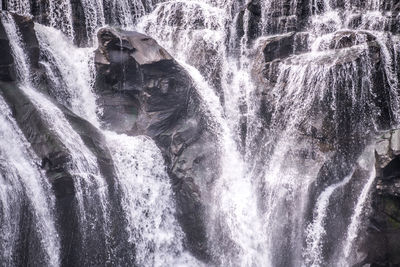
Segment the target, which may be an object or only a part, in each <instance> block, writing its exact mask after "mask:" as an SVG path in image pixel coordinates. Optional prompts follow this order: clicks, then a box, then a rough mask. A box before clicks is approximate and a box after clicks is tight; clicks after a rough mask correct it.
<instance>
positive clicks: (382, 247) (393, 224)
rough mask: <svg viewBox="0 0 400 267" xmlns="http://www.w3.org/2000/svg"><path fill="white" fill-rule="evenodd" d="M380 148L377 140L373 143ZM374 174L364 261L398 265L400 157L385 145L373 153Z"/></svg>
mask: <svg viewBox="0 0 400 267" xmlns="http://www.w3.org/2000/svg"><path fill="white" fill-rule="evenodd" d="M397 132H398V130H393V131H390V132H387V133H386V134H385V135H383V136H382V137H381V140H378V143H380V142H382V140H383V141H384V142H388V140H391V139H392V138H393V137H394V136H395V138H396V135H397ZM376 147H377V150H379V144H378V145H377V146H376ZM375 156H376V169H377V172H376V173H377V178H376V182H375V186H374V189H373V191H372V198H371V200H372V201H371V208H372V209H371V211H370V213H369V224H368V228H367V232H366V234H365V235H364V237H365V239H364V242H362V245H361V249H362V251H363V252H365V253H366V255H367V257H366V259H365V260H364V263H365V264H372V265H373V266H397V265H399V264H400V255H399V253H398V252H399V251H400V241H399V240H400V158H399V157H398V156H396V155H395V154H393V150H392V148H391V146H390V147H387V150H386V153H385V154H382V153H377V151H376V153H375Z"/></svg>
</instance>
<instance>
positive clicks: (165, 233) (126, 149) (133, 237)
mask: <svg viewBox="0 0 400 267" xmlns="http://www.w3.org/2000/svg"><path fill="white" fill-rule="evenodd" d="M106 136H107V142H108V144H109V147H110V149H111V153H112V155H113V159H114V162H115V164H116V168H117V174H118V183H119V184H120V186H121V194H122V207H123V210H124V212H125V214H126V219H127V220H128V229H127V232H128V233H129V242H131V243H133V244H135V245H136V263H137V264H138V265H140V266H166V265H167V266H200V263H199V262H197V261H196V260H195V259H193V258H192V257H191V256H190V255H187V254H186V252H184V250H183V244H182V240H183V233H182V231H181V230H180V227H179V225H178V223H177V221H176V219H175V217H174V208H175V205H174V203H173V201H172V194H171V192H172V191H171V190H172V189H171V185H170V184H169V182H168V177H167V173H166V171H165V167H164V165H163V164H162V162H163V159H162V157H161V154H160V151H159V150H158V148H157V147H156V146H155V144H154V142H153V141H151V140H149V139H147V138H145V137H130V136H127V135H120V134H116V133H113V132H107V133H106Z"/></svg>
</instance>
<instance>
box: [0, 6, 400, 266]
mask: <svg viewBox="0 0 400 267" xmlns="http://www.w3.org/2000/svg"><path fill="white" fill-rule="evenodd" d="M394 2H395V1H389V0H388V1H382V0H368V1H356V0H345V1H343V0H341V1H339V0H311V1H305V0H277V1H274V0H259V1H258V0H257V1H245V0H237V1H235V0H203V1H201V0H169V1H163V0H104V1H103V0H82V1H70V0H58V1H48V3H47V2H46V3H41V1H36V0H32V1H16V0H6V1H3V8H4V9H7V10H8V11H10V12H14V13H17V14H19V15H25V16H28V17H30V18H31V19H33V21H34V24H32V25H34V29H33V30H32V32H34V34H35V36H30V37H29V36H28V37H27V36H26V35H27V33H26V32H25V31H27V29H28V28H29V27H30V26H26V27H25V28H24V27H22V28H21V27H20V26H19V24H21V23H22V22H21V21H28V20H29V19H30V18H28V17H19V16H15V15H13V14H12V13H10V12H5V11H4V12H3V11H2V12H0V19H1V24H2V25H3V27H4V30H5V33H6V35H7V36H6V37H7V38H8V40H9V44H10V47H11V52H12V56H13V58H14V62H13V63H12V64H9V65H7V66H6V67H7V68H8V67H10V68H13V67H15V71H16V74H17V81H16V82H15V88H16V90H17V89H18V90H21V94H22V95H23V96H24V97H26V98H27V102H29V103H27V105H28V104H32V108H33V109H34V110H35V112H36V111H37V113H38V116H39V117H40V119H41V121H42V122H43V125H44V126H43V127H45V128H46V130H48V133H47V132H46V133H44V135H46V134H47V135H49V136H51V137H52V138H54V140H56V141H57V142H59V144H60V145H59V146H60V150H62V151H61V152H63V153H65V154H66V155H68V156H66V159H65V161H66V163H65V166H64V167H63V168H65V170H64V169H63V171H65V172H67V173H68V174H70V175H71V178H72V182H73V188H74V192H73V197H72V198H73V201H72V204H71V205H73V206H74V209H73V211H72V213H74V212H76V213H77V214H71V216H76V217H77V218H78V223H77V224H78V225H77V226H76V227H77V228H78V231H77V233H79V235H80V236H79V237H71V239H73V240H74V241H73V242H72V243H68V244H67V245H68V246H74V245H77V246H78V248H74V249H75V250H79V251H78V252H76V253H78V254H79V255H78V256H76V257H77V258H78V259H77V260H76V261H77V262H73V263H70V262H68V261H66V259H64V258H63V255H64V254H66V255H67V254H68V253H69V252H65V251H67V250H68V249H70V248H65V246H66V244H64V243H63V242H65V241H64V239H63V238H65V237H64V236H63V235H65V233H62V229H61V226H60V220H61V219H60V217H58V216H60V215H59V214H58V213H57V209H58V208H59V207H58V206H57V205H61V206H62V205H63V204H59V203H63V201H64V200H60V199H57V197H58V196H57V195H56V194H54V192H53V191H55V190H56V189H55V188H52V187H51V185H52V183H53V182H54V181H52V180H51V179H50V180H49V178H48V174H47V173H45V171H44V170H41V168H44V167H43V166H40V164H39V162H40V161H41V160H43V159H41V158H40V156H39V154H40V153H38V152H37V151H36V152H35V148H34V144H30V143H29V141H28V140H29V137H30V136H29V135H30V134H32V133H30V132H29V131H28V132H24V131H23V127H21V125H19V126H18V123H19V122H18V121H17V119H16V118H15V117H14V116H15V115H14V113H13V112H14V111H13V109H14V106H13V104H12V103H11V104H10V103H8V102H7V101H9V100H7V98H6V97H5V96H4V99H3V97H2V96H1V97H0V111H1V112H0V113H1V114H0V123H1V124H0V125H1V127H0V136H1V137H2V138H1V140H0V215H1V216H0V223H1V224H0V232H1V234H2V237H1V238H0V260H1V261H2V262H5V265H7V266H17V265H21V262H22V261H23V260H22V259H17V258H18V257H19V256H20V253H21V251H20V250H21V249H23V248H24V246H25V244H21V243H23V242H24V240H23V239H24V238H26V239H27V240H28V241H26V242H28V243H27V245H26V246H27V247H32V249H33V250H32V251H33V252H31V251H29V253H35V252H38V253H40V258H39V259H36V261H35V262H33V263H29V264H31V265H44V266H68V264H74V263H76V264H83V265H90V266H92V265H104V264H105V265H110V266H114V265H118V264H120V265H124V264H133V263H132V262H129V263H125V262H124V261H123V260H121V261H119V260H120V259H119V258H124V259H125V258H129V259H132V261H134V265H135V266H136V265H137V266H243V267H244V266H331V265H337V266H350V265H354V264H359V263H360V262H362V261H364V260H365V259H368V260H369V258H368V257H366V255H364V251H363V249H364V248H363V247H362V246H361V245H360V244H361V243H362V242H364V239H365V238H366V235H367V234H366V233H365V232H367V231H365V229H366V227H368V220H369V217H368V216H369V211H370V206H371V205H372V204H371V203H372V201H371V196H372V192H373V191H374V190H376V188H375V187H374V183H375V181H376V179H377V178H379V177H378V176H379V175H380V173H379V172H377V171H376V168H378V167H377V163H376V162H375V151H374V149H375V147H374V143H375V142H376V140H377V139H376V138H377V136H379V135H380V134H382V133H383V132H386V131H388V130H392V129H395V128H397V127H398V125H399V123H400V120H399V115H398V113H399V108H400V103H399V92H398V89H399V88H398V87H399V73H398V72H399V67H398V66H397V65H398V61H399V54H398V48H399V47H400V38H399V37H398V30H399V29H396V27H398V26H397V25H398V22H397V24H396V20H398V14H397V13H398V11H395V9H396V7H395V6H394ZM397 8H398V7H397ZM42 9H43V10H42ZM106 25H107V26H110V27H115V28H116V29H118V31H120V33H121V36H122V35H123V34H124V33H126V32H125V31H127V30H136V31H139V32H143V33H145V34H147V35H148V36H149V37H151V38H154V40H155V41H156V42H157V43H158V44H160V45H161V46H162V47H163V48H165V49H166V51H168V53H169V54H170V55H171V56H172V57H173V58H174V60H175V61H176V64H179V65H180V66H182V67H183V69H184V71H185V75H186V74H188V76H189V77H190V83H193V88H194V90H195V93H196V97H197V96H198V98H199V102H200V103H199V106H200V108H199V110H196V112H200V113H201V114H202V115H204V118H207V120H208V121H207V122H206V123H204V124H206V125H205V126H204V129H202V130H204V131H205V130H207V131H210V132H212V134H215V136H216V141H215V143H211V141H210V143H207V145H210V146H213V147H214V148H215V151H218V162H215V166H217V167H218V168H215V170H211V171H214V172H215V173H214V174H215V177H216V178H215V179H214V178H213V179H210V180H208V179H209V177H185V179H188V180H190V181H191V182H193V184H194V185H195V186H198V187H199V191H198V192H197V191H196V192H195V194H196V198H197V197H198V198H199V201H200V202H201V204H202V205H203V206H204V218H201V219H202V220H204V227H205V232H206V233H205V240H206V241H205V244H201V246H204V251H206V253H205V254H207V257H209V258H207V257H205V258H207V259H203V258H201V257H200V256H198V255H196V252H195V251H191V245H192V244H189V243H188V242H189V241H188V238H187V236H188V234H189V233H188V232H185V231H188V230H187V229H186V228H185V227H184V224H183V223H182V221H180V220H182V218H178V217H179V216H177V214H180V211H179V210H178V209H179V208H180V207H179V200H180V199H179V196H178V194H179V193H182V192H177V191H174V190H175V187H177V184H178V185H179V183H182V181H177V180H174V179H171V178H173V175H172V174H171V173H172V172H173V171H176V172H179V171H180V170H179V169H178V170H176V169H175V167H176V166H175V164H178V163H177V162H176V161H175V160H176V159H175V158H173V159H170V158H169V157H168V155H169V154H168V153H170V154H172V155H173V157H176V158H179V153H181V151H172V150H173V149H172V148H171V147H172V145H175V144H169V143H173V141H171V140H174V141H176V139H172V138H171V140H169V139H168V138H166V137H165V139H162V138H164V137H162V138H160V140H161V141H160V140H156V139H155V138H154V140H152V139H151V138H150V137H148V136H144V135H142V134H143V132H145V130H147V129H145V130H143V132H140V131H137V132H136V131H135V130H136V128H135V127H136V125H135V126H134V127H133V129H130V130H129V131H127V132H125V133H121V132H117V131H113V129H111V128H112V127H108V125H106V121H105V120H104V119H103V118H102V115H103V110H102V108H101V107H100V106H101V105H100V104H101V103H100V102H99V99H101V97H103V96H102V95H101V93H103V91H102V90H103V88H96V86H97V85H96V75H97V74H98V73H99V69H101V68H102V66H98V65H101V64H97V63H98V61H96V60H99V59H97V56H98V55H100V56H99V57H101V56H104V58H106V57H112V58H113V59H115V58H117V59H116V60H115V61H116V62H118V63H120V64H121V65H122V66H123V68H122V69H123V72H124V73H123V75H121V77H119V73H112V74H111V75H110V77H111V78H110V79H115V81H112V82H114V83H112V84H113V85H112V86H111V87H112V90H114V91H115V92H116V94H118V97H120V98H113V95H112V94H113V93H114V91H112V90H111V91H112V92H108V91H106V90H105V92H104V94H106V97H105V100H101V101H104V102H106V101H110V103H111V102H112V103H111V104H112V105H110V106H113V105H114V104H115V106H117V105H121V106H124V107H123V108H127V109H128V108H129V109H132V110H133V109H134V110H135V111H132V110H130V112H131V113H130V114H134V115H132V116H134V117H135V116H139V115H138V114H141V112H143V113H146V112H147V113H148V114H147V115H148V116H149V120H156V119H160V118H158V117H157V116H160V117H162V116H164V115H159V114H157V112H158V110H156V111H154V110H150V111H149V110H148V107H147V106H146V107H143V106H139V105H140V104H139V102H141V99H136V98H135V101H132V102H129V105H131V106H128V107H126V106H127V105H128V104H126V103H125V102H124V100H125V98H126V99H128V98H130V97H132V99H133V98H134V97H137V96H138V95H140V94H143V95H141V96H142V97H143V98H146V97H148V96H150V93H148V92H146V93H143V92H142V88H139V87H140V84H141V82H142V80H144V79H145V78H146V77H144V76H143V77H139V78H138V79H137V81H136V80H135V82H137V84H134V85H132V88H133V87H134V89H132V90H125V89H124V88H123V86H119V82H121V83H122V84H123V83H124V82H125V80H126V78H127V77H126V75H134V74H135V75H136V72H135V71H136V69H135V68H136V67H137V68H138V69H139V68H151V66H152V64H155V62H150V61H149V62H146V64H139V63H138V62H136V63H137V64H136V63H135V64H136V65H134V64H133V65H134V66H135V67H132V69H125V66H124V64H125V63H126V62H123V56H124V55H125V54H127V55H128V56H127V57H129V60H131V61H134V60H136V59H137V58H136V56H137V53H141V52H142V51H139V50H141V49H147V48H143V47H131V46H130V45H131V44H130V43H129V42H130V41H131V40H127V39H124V38H122V37H119V38H120V39H119V43H118V45H116V46H117V47H119V48H120V51H116V54H113V53H110V55H105V54H101V53H102V52H99V53H98V54H96V58H95V51H96V50H95V49H96V48H97V46H98V45H99V44H97V40H96V34H97V32H98V30H99V29H100V28H101V27H103V26H106ZM1 30H2V28H1V29H0V33H1ZM100 33H101V32H100ZM6 37H2V36H0V38H2V39H1V41H2V42H3V41H4V47H5V46H6V45H8V42H7V41H6V39H7V38H6ZM105 38H109V39H107V40H106V42H105V44H103V45H104V46H105V47H107V48H108V46H110V47H111V46H114V45H115V44H114V43H113V42H112V41H111V39H112V38H113V37H110V36H108V37H107V36H106V37H105ZM130 38H132V39H134V38H139V37H137V36H136V35H135V36H134V37H130ZM140 38H141V39H140V42H142V41H143V42H145V41H149V40H150V38H147V37H143V36H142V37H140ZM27 39H28V40H27ZM29 39H35V40H36V39H37V42H38V43H37V47H36V44H35V45H33V46H34V47H29V45H28V44H27V43H25V42H29ZM128 39H129V38H128ZM99 40H101V38H99ZM152 41H153V40H152ZM154 43H155V42H154ZM2 44H3V43H2ZM146 45H148V43H146ZM78 46H81V47H78ZM82 46H85V47H82ZM5 49H6V48H5ZM0 50H1V49H0ZM97 51H98V50H97ZM0 52H1V53H3V52H2V51H0ZM114 52H115V51H114ZM117 53H119V54H118V55H117ZM155 53H160V54H162V57H161V58H163V60H165V61H168V60H169V57H167V56H165V55H164V53H163V51H162V50H159V51H158V50H157V51H156V52H155ZM164 56H165V57H164ZM36 57H37V58H38V60H37V58H36ZM166 58H167V59H166ZM108 59H109V58H107V59H105V61H107V60H108ZM35 60H36V61H35ZM118 60H119V61H118ZM0 61H1V60H0ZM175 61H174V63H175ZM35 62H37V64H36V63H35ZM110 62H112V61H111V60H110ZM0 63H1V64H2V62H0ZM147 63H148V64H147ZM158 63H159V62H158ZM7 64H8V63H7ZM107 64H115V63H114V62H113V63H107ZM107 64H106V63H105V65H107ZM133 65H131V66H133ZM139 65H140V66H139ZM1 66H2V67H3V65H1ZM113 67H114V66H113ZM115 69H117V68H115ZM1 71H2V69H1ZM113 71H114V70H113ZM118 71H119V69H117V71H116V72H118ZM133 73H134V74H133ZM2 74H3V73H2V72H1V73H0V75H2ZM146 75H147V74H146ZM149 75H150V74H149ZM151 75H154V76H156V75H159V73H157V71H154V73H151ZM118 79H121V81H119V80H118ZM151 86H153V87H154V88H155V89H160V88H161V87H163V86H164V85H158V84H153V85H151ZM151 86H150V85H149V87H151ZM168 86H173V85H172V84H168ZM168 86H167V87H168ZM0 87H2V81H0ZM153 87H152V88H153ZM159 87H160V88H159ZM121 88H122V89H121ZM154 88H153V89H154ZM0 89H2V88H0ZM155 89H154V90H155ZM160 90H164V88H161V89H160ZM1 91H2V90H0V92H1ZM168 93H169V92H168V90H167V89H166V92H165V95H166V98H165V99H168ZM97 94H98V95H97ZM146 94H149V95H146ZM188 101H189V100H188ZM136 102H138V103H136ZM106 104H108V103H106ZM183 104H187V103H179V105H183ZM160 105H161V104H160ZM177 105H178V104H177ZM190 105H192V103H190ZM104 113H106V108H104ZM117 113H118V112H117ZM154 114H156V115H154ZM178 115H179V116H180V115H181V114H178ZM178 115H177V116H178ZM153 116H154V117H153ZM179 116H178V117H179ZM183 117H184V116H183ZM136 119H137V118H136V117H135V118H134V119H132V120H136ZM179 119H181V118H179ZM121 120H123V119H121ZM182 121H183V122H179V123H182V124H185V123H187V124H190V122H189V123H188V122H187V121H184V119H182ZM137 123H138V124H140V123H143V122H142V121H138V122H137ZM77 125H78V126H77ZM82 125H84V127H87V128H88V129H89V130H88V131H87V132H86V131H85V129H83V128H84V127H83V126H82ZM79 126H82V128H81V127H79ZM140 126H141V125H140ZM168 131H170V129H168ZM168 134H170V135H171V136H174V138H175V137H176V136H179V135H180V134H187V133H181V132H173V131H172V130H171V132H168ZM206 141H208V140H206ZM176 142H179V141H176ZM160 143H162V144H161V145H160ZM164 143H165V144H169V145H170V147H168V146H167V148H165V147H162V145H165V144H164ZM185 145H187V144H185ZM190 145H191V144H190ZM196 145H197V144H196ZM201 145H203V144H201ZM390 145H391V144H390ZM31 146H32V147H31ZM10 147H11V148H12V149H10ZM99 147H100V148H99ZM174 149H175V148H174ZM180 149H181V150H184V149H186V147H184V146H183V147H182V148H180ZM177 150H178V149H177ZM387 154H388V155H389V156H388V157H397V155H395V154H393V153H392V151H390V150H389V152H387ZM102 160H103V161H106V162H107V164H108V165H107V167H104V166H103V165H102V163H104V162H102ZM179 164H187V165H190V163H188V162H183V163H182V162H179ZM204 167H205V168H210V166H204ZM105 168H108V169H107V170H106V171H105V170H104V169H105ZM190 168H195V167H193V166H192V167H190ZM208 171H210V170H208ZM182 172H183V171H182ZM205 176H206V175H205ZM179 179H181V178H179ZM182 179H183V178H182ZM190 190H193V192H194V191H195V190H197V188H196V189H193V188H190ZM184 193H186V192H184ZM197 194H198V195H197ZM185 197H186V196H185ZM185 204H187V203H185ZM188 205H189V204H188ZM194 212H196V211H194ZM199 213H200V211H199ZM26 218H28V219H26ZM184 219H187V220H190V221H193V220H194V219H193V218H184ZM184 219H183V220H184ZM25 220H26V222H25ZM14 221H15V222H18V223H13V222H14ZM63 223H64V222H63ZM196 223H200V222H196ZM19 224H21V225H19ZM74 227H75V226H74ZM30 230H32V231H33V234H32V236H29V237H26V235H27V234H26V232H27V231H30ZM68 238H69V237H68ZM68 238H67V239H68ZM77 243H79V244H77ZM35 246H36V247H35ZM125 246H127V247H125ZM97 248H98V250H99V252H97ZM64 250H65V251H64ZM126 255H128V256H126ZM125 256H126V257H125ZM30 257H32V256H30ZM38 257H39V256H38ZM28 260H31V259H30V258H29V259H28ZM67 260H68V259H67ZM74 260H75V259H74ZM20 261H21V262H20ZM121 262H122V263H121ZM29 264H28V265H29ZM22 265H23V264H22Z"/></svg>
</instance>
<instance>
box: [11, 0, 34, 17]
mask: <svg viewBox="0 0 400 267" xmlns="http://www.w3.org/2000/svg"><path fill="white" fill-rule="evenodd" d="M5 2H6V3H7V7H8V9H9V10H10V11H12V12H16V13H18V14H24V15H29V14H30V13H31V2H30V0H6V1H5Z"/></svg>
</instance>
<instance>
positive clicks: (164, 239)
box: [34, 24, 201, 266]
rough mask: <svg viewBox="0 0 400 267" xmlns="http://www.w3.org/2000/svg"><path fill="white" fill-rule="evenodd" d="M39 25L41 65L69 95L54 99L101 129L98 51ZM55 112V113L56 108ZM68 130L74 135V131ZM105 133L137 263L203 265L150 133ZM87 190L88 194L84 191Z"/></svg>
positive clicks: (143, 264) (36, 27)
mask: <svg viewBox="0 0 400 267" xmlns="http://www.w3.org/2000/svg"><path fill="white" fill-rule="evenodd" d="M35 29H36V30H37V35H38V39H39V44H40V46H41V49H42V53H43V54H44V60H45V61H43V62H42V63H44V64H46V65H47V66H48V67H47V68H48V69H47V73H50V74H51V76H50V78H51V80H52V82H53V83H54V84H55V85H56V86H57V89H58V90H57V91H58V92H59V91H60V87H62V86H63V87H64V88H65V89H64V90H65V94H61V95H56V96H55V98H56V99H57V101H58V102H59V103H62V104H64V105H67V106H71V108H72V110H73V111H74V112H75V113H77V114H78V115H80V116H81V117H83V118H85V119H87V120H88V121H90V122H91V123H92V124H93V125H95V126H97V127H99V121H98V118H97V115H96V111H97V105H96V96H95V94H94V93H93V86H94V84H93V79H94V75H93V71H94V70H93V61H92V56H93V52H94V49H93V48H76V47H75V46H73V44H72V43H71V42H70V41H69V40H67V39H66V38H65V37H63V36H62V34H61V33H60V32H59V31H57V30H54V29H52V28H49V27H44V26H42V25H38V24H36V25H35ZM53 70H54V71H53ZM65 95H67V97H66V96H65ZM34 98H35V97H34ZM66 100H69V102H71V104H69V103H66V102H65V101H66ZM51 113H56V114H57V111H54V112H51ZM57 115H58V116H62V114H57ZM68 134H69V135H73V136H74V133H71V132H68ZM103 134H104V135H105V136H106V141H107V144H108V147H109V149H110V152H111V155H112V158H113V162H114V164H115V168H116V172H117V177H116V182H117V184H118V187H119V188H120V189H121V191H120V193H121V199H122V207H123V211H124V213H125V218H126V220H127V222H128V223H127V229H126V230H127V233H129V239H128V240H129V242H131V243H132V244H134V245H135V259H136V263H137V264H138V265H140V266H166V265H167V266H200V265H201V264H200V263H199V262H198V261H197V260H195V259H194V258H193V257H192V256H190V255H189V254H188V253H187V252H185V251H184V248H183V243H182V242H183V238H184V236H183V233H182V230H181V229H180V226H179V224H178V222H177V221H176V219H175V217H174V216H175V214H174V212H175V205H174V202H173V198H172V188H171V186H170V183H169V178H168V175H167V174H166V170H165V166H164V164H163V158H162V156H161V152H160V151H159V150H158V148H157V147H156V146H155V144H154V142H153V141H152V140H150V139H148V138H146V137H130V136H126V135H119V134H116V133H114V132H108V131H103ZM75 135H76V134H75ZM75 138H76V137H75ZM81 145H82V144H78V147H80V146H81ZM87 153H90V152H88V151H84V152H82V155H84V154H87ZM93 160H94V159H93ZM99 178H100V179H101V177H99ZM102 186H104V185H102ZM85 194H89V192H83V195H85Z"/></svg>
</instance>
